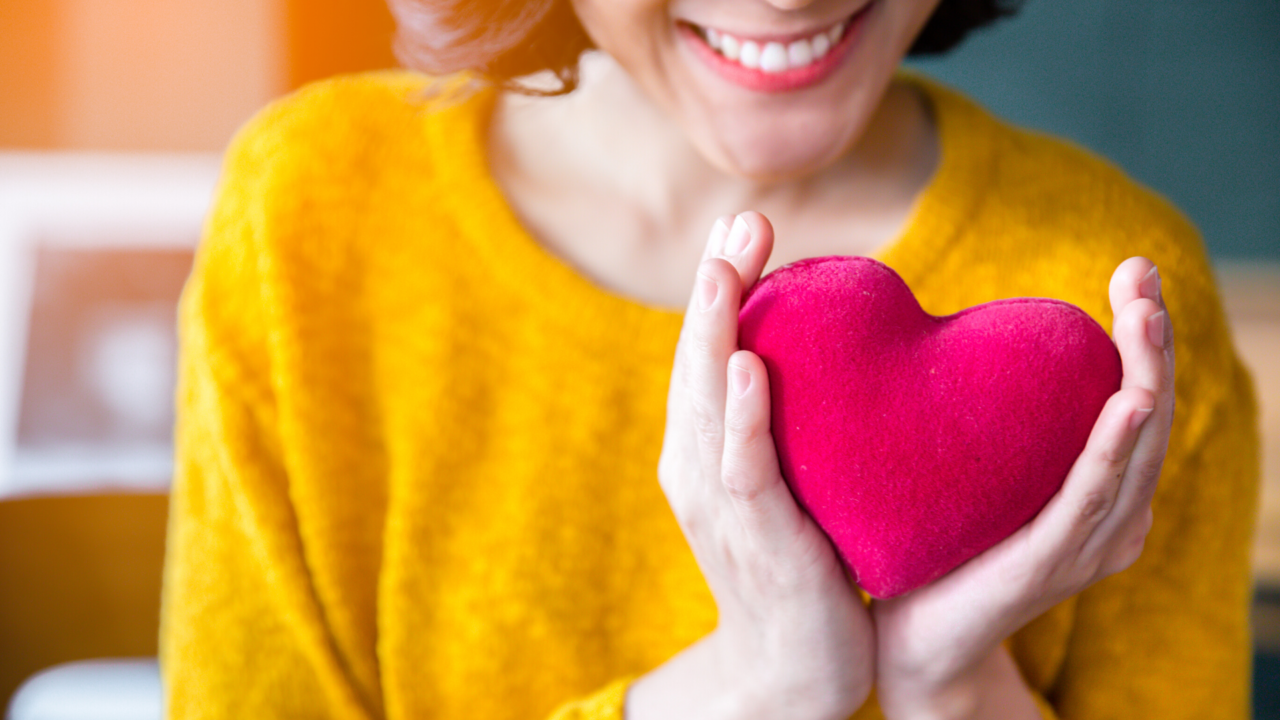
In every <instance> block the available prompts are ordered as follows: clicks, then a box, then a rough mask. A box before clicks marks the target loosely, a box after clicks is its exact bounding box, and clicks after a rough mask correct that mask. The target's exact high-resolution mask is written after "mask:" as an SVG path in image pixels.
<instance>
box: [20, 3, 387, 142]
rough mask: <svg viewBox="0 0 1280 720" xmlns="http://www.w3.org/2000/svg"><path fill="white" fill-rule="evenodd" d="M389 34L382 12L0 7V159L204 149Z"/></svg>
mask: <svg viewBox="0 0 1280 720" xmlns="http://www.w3.org/2000/svg"><path fill="white" fill-rule="evenodd" d="M391 34H392V22H391V17H390V14H389V13H388V12H387V10H386V7H385V5H384V4H383V3H382V2H381V0H128V2H122V1H121V0H0V148H5V147H8V148H29V149H93V150H126V151H127V150H178V151H186V150H194V151H217V150H220V149H222V147H223V146H225V144H226V142H227V140H228V139H229V138H230V137H231V134H232V133H233V132H234V131H235V128H236V127H238V126H239V125H240V124H241V123H242V122H244V120H245V119H247V118H248V117H249V116H250V115H251V114H252V113H253V112H254V110H256V109H257V108H259V107H261V106H262V105H263V104H265V103H266V102H268V101H269V100H270V99H271V98H273V97H275V96H277V95H279V94H281V93H282V92H284V91H285V90H287V89H289V88H291V87H296V86H297V85H299V84H301V83H303V82H306V81H310V80H313V79H316V78H320V77H324V76H327V75H331V74H334V73H337V72H344V71H350V70H359V69H365V68H372V67H386V66H390V65H392V64H393V62H394V61H393V60H392V56H391V50H390V43H391Z"/></svg>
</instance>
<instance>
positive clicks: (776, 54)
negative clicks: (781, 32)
mask: <svg viewBox="0 0 1280 720" xmlns="http://www.w3.org/2000/svg"><path fill="white" fill-rule="evenodd" d="M787 67H788V65H787V49H786V48H784V47H782V43H776V42H771V43H767V44H766V45H765V46H764V50H763V51H761V52H760V69H761V70H763V71H765V72H767V73H779V72H782V71H783V70H786V69H787Z"/></svg>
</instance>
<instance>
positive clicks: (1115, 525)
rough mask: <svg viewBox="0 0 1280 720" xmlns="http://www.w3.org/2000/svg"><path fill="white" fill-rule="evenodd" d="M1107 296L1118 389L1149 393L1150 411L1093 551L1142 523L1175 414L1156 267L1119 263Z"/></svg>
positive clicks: (1168, 327)
mask: <svg viewBox="0 0 1280 720" xmlns="http://www.w3.org/2000/svg"><path fill="white" fill-rule="evenodd" d="M1111 300H1112V303H1113V305H1120V307H1119V308H1118V310H1117V312H1116V317H1115V323H1114V328H1113V335H1114V336H1115V341H1116V347H1117V348H1118V349H1119V351H1120V358H1121V362H1122V364H1123V367H1124V379H1123V380H1122V382H1121V387H1122V388H1124V389H1142V390H1145V391H1147V392H1149V393H1151V403H1152V404H1151V405H1149V406H1148V407H1151V408H1152V412H1151V417H1150V418H1149V419H1148V420H1147V421H1146V422H1145V423H1144V424H1143V427H1142V428H1141V431H1140V432H1139V434H1138V437H1137V439H1136V441H1135V442H1134V447H1133V450H1132V454H1131V457H1130V459H1129V463H1128V466H1127V468H1126V471H1125V477H1124V481H1123V482H1122V484H1121V486H1120V489H1119V492H1118V493H1117V497H1116V502H1115V506H1114V510H1113V513H1112V517H1108V518H1107V519H1106V520H1105V521H1104V522H1102V523H1101V524H1100V525H1099V527H1098V528H1097V530H1096V531H1095V533H1094V537H1093V538H1091V539H1090V541H1089V546H1088V548H1087V550H1089V551H1091V552H1092V551H1095V550H1096V551H1102V550H1103V548H1107V547H1111V546H1113V545H1115V544H1116V543H1122V544H1123V543H1126V542H1128V539H1129V536H1131V535H1135V534H1136V531H1132V528H1134V527H1136V526H1140V525H1142V524H1143V523H1141V522H1139V520H1142V519H1143V518H1145V517H1146V515H1147V514H1148V513H1149V512H1150V508H1151V500H1152V498H1153V497H1154V496H1155V491H1156V484H1157V481H1158V480H1159V477H1160V469H1161V466H1162V465H1163V462H1164V456H1165V452H1166V451H1167V449H1168V445H1169V430H1170V427H1171V426H1172V424H1173V412H1174V352H1173V324H1172V322H1171V320H1170V318H1169V314H1168V311H1167V310H1166V309H1165V307H1164V302H1163V295H1162V292H1161V288H1160V274H1159V272H1158V271H1157V270H1156V267H1155V266H1154V265H1153V264H1151V262H1150V261H1149V260H1146V259H1145V258H1130V259H1129V260H1126V261H1125V262H1124V263H1121V265H1120V267H1119V268H1117V269H1116V272H1115V275H1114V276H1113V277H1112V283H1111ZM1129 544H1130V545H1132V544H1133V543H1129ZM1138 546H1139V547H1140V543H1139V545H1138ZM1122 554H1125V553H1122ZM1134 557H1136V555H1135V556H1134ZM1126 566H1127V565H1126Z"/></svg>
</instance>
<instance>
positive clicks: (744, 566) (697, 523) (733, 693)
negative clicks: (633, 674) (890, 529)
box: [627, 213, 875, 720]
mask: <svg viewBox="0 0 1280 720" xmlns="http://www.w3.org/2000/svg"><path fill="white" fill-rule="evenodd" d="M772 246H773V228H772V227H771V226H770V225H769V223H768V221H767V220H765V218H764V216H762V215H760V214H758V213H746V214H744V215H740V216H738V217H737V218H736V219H735V218H723V219H721V220H720V221H718V222H717V223H716V226H715V228H714V229H713V230H712V232H711V237H710V239H709V241H708V245H707V251H706V252H705V253H704V256H703V260H702V263H701V265H700V266H699V269H698V277H697V280H696V285H695V287H694V291H693V297H692V298H691V299H690V302H689V308H688V312H687V314H686V315H685V321H684V329H683V331H682V333H681V337H680V342H679V345H678V347H677V350H676V358H675V366H674V369H673V371H672V377H671V389H670V394H669V396H668V401H667V428H666V437H665V440H664V443H663V448H662V458H661V460H660V462H659V466H658V476H659V480H660V482H661V484H662V489H663V491H664V492H665V493H666V495H667V500H668V501H669V502H670V503H671V507H672V509H673V511H674V512H675V516H676V519H677V520H678V521H679V523H680V527H681V528H682V529H683V531H684V534H685V537H686V538H687V540H688V542H689V546H690V548H692V550H693V554H694V556H695V557H696V558H697V560H698V565H699V567H700V568H701V569H702V573H703V575H704V577H705V578H706V580H707V584H708V585H709V586H710V588H711V592H712V594H713V595H714V597H715V600H716V606H717V608H718V610H719V624H718V625H717V627H716V629H715V631H714V632H712V633H711V634H710V635H708V636H707V637H706V638H704V639H703V640H702V641H700V642H698V643H697V644H695V645H694V646H692V647H691V648H689V649H688V650H686V651H685V652H683V653H681V654H680V655H678V656H676V657H675V658H673V659H672V660H671V661H670V662H668V663H667V664H665V665H663V666H662V667H660V668H658V669H657V670H655V671H654V672H652V673H650V674H648V675H646V676H645V677H643V678H641V679H640V680H639V681H637V682H636V684H635V685H633V686H632V688H631V691H630V694H629V696H628V703H627V716H628V718H630V719H631V720H638V719H640V718H659V717H660V718H681V717H699V718H712V717H724V718H736V717H741V718H750V717H759V718H778V719H785V718H846V717H848V716H849V715H850V714H852V713H853V712H854V711H855V710H857V709H858V707H860V706H861V705H862V703H863V702H864V701H865V700H866V698H867V695H868V693H869V692H870V690H871V686H872V683H873V675H872V672H873V669H874V661H873V651H874V647H875V636H874V631H873V628H872V625H871V620H870V615H869V613H868V611H867V609H866V607H865V606H864V605H863V603H862V601H861V599H860V598H859V596H858V594H857V592H856V591H855V590H854V588H853V587H852V586H851V584H850V583H849V580H848V579H847V577H846V575H845V572H844V569H843V567H842V566H841V564H840V562H839V560H838V559H837V557H836V554H835V551H834V550H833V549H832V547H831V544H830V542H829V541H828V540H827V538H826V536H825V535H824V534H823V533H822V531H821V530H819V529H818V527H817V525H816V524H815V523H814V522H813V520H812V519H810V518H809V516H808V515H807V514H805V513H804V511H802V510H801V509H800V507H799V506H798V505H797V504H796V501H795V499H794V498H793V497H792V496H791V493H790V490H789V489H788V488H787V485H786V483H785V482H784V481H783V479H782V474H781V472H780V471H779V469H778V461H777V456H776V453H775V450H774V444H773V436H772V434H771V433H770V431H769V417H770V416H769V383H768V376H767V374H766V372H765V368H764V364H763V363H762V362H761V360H760V358H759V357H757V356H755V355H754V354H752V353H750V352H746V351H739V350H738V346H737V337H738V306H739V303H740V302H741V300H742V294H743V291H744V289H745V288H749V287H750V286H751V285H752V284H753V283H755V281H756V280H757V279H758V278H759V276H760V272H761V271H762V269H763V268H764V264H765V261H766V260H767V259H768V257H769V253H770V251H771V250H772Z"/></svg>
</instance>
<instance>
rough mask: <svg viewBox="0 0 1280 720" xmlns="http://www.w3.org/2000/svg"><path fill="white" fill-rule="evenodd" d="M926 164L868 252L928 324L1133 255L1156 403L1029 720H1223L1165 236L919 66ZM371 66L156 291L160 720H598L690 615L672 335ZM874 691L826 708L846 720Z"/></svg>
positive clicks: (1200, 311) (1239, 450) (1194, 377)
mask: <svg viewBox="0 0 1280 720" xmlns="http://www.w3.org/2000/svg"><path fill="white" fill-rule="evenodd" d="M918 82H921V83H922V86H923V87H924V88H925V90H926V92H927V94H928V96H929V98H930V100H931V102H932V104H933V107H934V110H935V115H936V121H937V125H938V128H939V133H940V141H941V160H940V164H939V167H938V170H937V172H936V175H935V177H934V178H933V179H932V180H931V182H930V184H929V185H928V187H927V188H926V189H925V190H924V191H923V193H922V194H921V196H920V197H919V199H918V201H917V204H916V207H915V209H914V211H913V215H912V218H911V219H910V220H909V223H908V225H907V227H906V229H905V231H904V232H903V234H902V236H901V237H900V238H899V239H897V240H896V241H895V242H894V243H892V244H891V245H890V246H889V247H888V248H887V249H885V250H884V251H883V252H882V253H881V254H880V256H879V259H881V260H883V261H884V262H886V263H887V264H889V265H890V266H892V267H893V268H895V269H896V270H897V271H898V272H899V273H900V274H901V276H902V277H903V279H904V280H905V281H906V282H907V283H908V285H909V286H910V287H911V288H912V290H913V291H914V292H915V293H916V295H917V296H918V298H919V299H920V301H921V303H922V305H923V307H924V308H925V309H926V310H927V311H929V312H931V313H933V314H946V313H952V312H955V311H957V310H960V309H962V308H964V307H967V306H970V305H974V304H978V303H982V302H985V301H989V300H994V299H997V298H1005V297H1012V296H1047V297H1055V298H1060V299H1063V300H1066V301H1069V302H1072V303H1075V304H1076V305H1079V306H1080V307H1081V308H1083V309H1084V310H1086V311H1087V312H1088V313H1090V314H1091V315H1092V316H1093V317H1095V318H1096V319H1097V320H1098V321H1099V322H1100V323H1102V325H1103V326H1104V327H1108V328H1109V327H1110V323H1111V314H1110V310H1109V307H1108V302H1107V284H1108V279H1109V277H1110V274H1111V272H1112V270H1113V269H1114V268H1115V267H1116V265H1118V264H1119V263H1120V262H1121V261H1122V260H1123V259H1125V258H1126V257H1129V256H1132V255H1138V254H1141V255H1145V256H1147V257H1149V258H1151V259H1153V260H1154V261H1155V262H1156V263H1157V264H1158V265H1159V267H1160V270H1161V274H1162V277H1163V280H1164V284H1163V289H1164V295H1165V297H1166V300H1167V303H1168V306H1169V309H1170V316H1171V317H1172V318H1173V322H1174V325H1175V329H1176V335H1177V340H1176V343H1177V355H1178V374H1177V380H1176V388H1177V403H1178V406H1177V407H1178V410H1177V419H1176V422H1175V425H1174V429H1173V436H1172V440H1171V444H1170V449H1169V453H1168V457H1167V459H1166V462H1165V466H1164V473H1163V476H1162V480H1161V484H1160V488H1159V490H1158V492H1157V495H1156V498H1155V525H1154V527H1153V528H1152V530H1151V533H1150V536H1149V538H1148V540H1147V543H1146V550H1145V552H1144V553H1143V555H1142V557H1141V559H1140V560H1139V561H1138V562H1137V563H1136V564H1135V565H1134V566H1133V567H1131V568H1130V569H1129V570H1127V571H1125V572H1123V573H1120V574H1119V575H1116V576H1113V577H1111V578H1108V579H1107V580H1104V581H1102V582H1100V583H1098V584H1096V585H1095V586H1093V587H1091V588H1089V589H1088V590H1086V591H1085V592H1083V593H1082V594H1080V595H1079V596H1077V597H1075V598H1072V599H1070V600H1068V601H1066V602H1064V603H1062V604H1061V605H1059V606H1057V607H1056V608H1054V609H1052V610H1051V611H1049V612H1048V613H1046V614H1045V615H1043V616H1042V617H1040V618H1039V619H1037V620H1035V621H1034V622H1032V623H1031V624H1030V625H1028V626H1027V627H1026V628H1024V629H1023V630H1021V631H1020V632H1018V633H1017V634H1016V635H1014V636H1013V637H1012V638H1011V639H1010V641H1009V647H1010V649H1011V650H1012V653H1013V655H1014V657H1015V658H1016V660H1017V662H1018V664H1019V666H1020V667H1021V669H1022V672H1023V675H1024V677H1025V679H1026V681H1027V683H1028V685H1029V686H1030V687H1031V688H1032V689H1033V690H1034V691H1035V692H1036V693H1037V694H1038V699H1039V700H1040V701H1041V704H1042V706H1043V708H1044V712H1045V714H1046V715H1053V714H1054V713H1057V714H1059V715H1060V716H1061V717H1065V718H1081V719H1086V718H1089V719H1091V718H1134V717H1149V718H1161V719H1162V720H1170V719H1172V718H1203V717H1210V716H1212V717H1216V718H1238V719H1240V720H1243V719H1244V718H1246V717H1247V715H1248V684H1249V675H1250V672H1249V662H1250V660H1249V658H1250V652H1249V625H1248V611H1249V598H1250V572H1249V558H1248V547H1249V540H1250V536H1251V532H1252V527H1253V516H1254V507H1255V493H1256V482H1257V464H1258V448H1257V440H1256V429H1255V409H1254V405H1253V400H1252V390H1251V386H1250V381H1249V378H1248V376H1247V375H1246V373H1245V371H1244V370H1243V369H1242V367H1241V365H1240V363H1239V362H1238V360H1237V358H1236V355H1235V354H1234V351H1233V349H1232V345H1231V340H1230V336H1229V332H1228V328H1227V325H1226V322H1225V320H1224V317H1223V313H1222V310H1221V306H1220V303H1219V299H1218V296H1217V293H1216V291H1215V289H1214V285H1213V277H1212V273H1211V270H1210V267H1209V264H1208V261H1207V259H1206V257H1205V253H1204V250H1203V249H1202V247H1201V245H1200V242H1199V240H1198V238H1197V234H1196V231H1195V230H1194V229H1193V228H1192V227H1191V226H1190V225H1189V224H1188V222H1187V221H1186V220H1185V219H1183V217H1182V216H1181V215H1179V214H1178V213H1177V211H1176V210H1174V209H1173V208H1172V207H1170V206H1169V205H1168V204H1167V203H1166V202H1165V201H1163V200H1162V199H1160V198H1159V197H1157V196H1155V195H1154V194H1153V193H1151V192H1149V191H1147V190H1145V189H1143V188H1141V187H1139V186H1137V185H1136V184H1135V183H1134V182H1132V181H1130V180H1128V179H1126V178H1125V177H1124V175H1123V174H1122V173H1120V172H1119V171H1118V170H1116V169H1115V168H1114V167H1112V166H1110V165H1108V164H1107V163H1105V162H1103V161H1101V160H1099V159H1097V158H1095V157H1093V156H1091V155H1089V154H1088V153H1086V152H1084V151H1082V150H1080V149H1078V148H1076V147H1072V146H1070V145H1068V144H1065V143H1063V142H1061V141H1058V140H1054V139H1051V138H1047V137H1043V136H1039V135H1035V134H1032V133H1029V132H1025V131H1022V130H1018V129H1014V128H1011V127H1008V126H1006V125H1003V124H1001V123H1000V122H998V121H996V120H995V119H993V118H992V117H990V116H988V115H987V114H986V113H984V112H983V111H982V110H981V109H979V108H978V107H976V106H975V105H973V104H972V103H970V102H969V101H967V100H965V99H964V98H962V97H960V96H958V95H956V94H954V93H952V92H950V91H947V90H945V89H943V88H940V87H938V86H935V85H933V84H932V83H928V82H925V81H918ZM422 85H423V80H422V78H420V77H417V76H414V75H412V74H408V73H379V74H370V75H364V76H356V77H347V78H340V79H335V80H332V81H328V82H325V83H322V84H319V85H315V86H312V87H310V88H307V89H305V90H303V91H301V92H299V93H297V94H295V95H293V96H292V97H289V98H287V99H285V100H283V101H281V102H278V103H276V104H274V105H273V106H271V107H269V108H268V109H266V110H265V111H264V112H262V113H261V114H260V115H259V116H258V117H257V118H256V119H255V120H253V121H252V122H251V123H250V124H249V125H248V126H247V127H246V128H245V129H244V130H242V131H241V132H240V134H239V135H238V136H237V139H236V140H235V141H234V143H233V145H232V147H231V149H230V151H229V153H228V155H227V159H226V168H225V173H224V177H223V180H222V182H221V185H220V189H219V191H218V197H217V201H216V204H215V207H214V210H213V212H212V215H211V216H210V218H209V220H208V223H207V226H206V231H205V238H204V243H203V245H202V247H201V249H200V251H199V254H198V257H197V262H196V267H195V271H194V275H193V276H192V278H191V280H190V283H189V284H188V286H187V288H186V291H185V294H184V296H183V300H182V305H181V351H182V352H181V355H182V360H181V382H180V388H179V397H178V408H179V423H178V430H177V449H178V460H177V476H176V480H175V486H174V490H173V506H172V507H173V509H172V515H171V517H172V520H171V523H172V524H171V528H170V536H169V554H168V559H167V566H166V574H165V593H164V602H163V625H162V633H161V634H162V638H161V640H162V647H161V660H162V666H163V672H164V678H165V685H166V691H167V702H168V712H169V713H170V715H171V716H172V717H176V718H197V717H210V718H212V717H218V718H273V717H279V718H306V717H334V718H352V719H355V718H379V717H388V718H405V719H409V718H415V719H416V718H448V719H454V718H457V719H461V718H479V719H484V720H499V719H505V718H512V719H515V718H522V719H524V720H529V719H536V718H544V719H545V718H559V719H560V720H568V719H570V718H581V719H584V720H585V719H588V718H590V719H597V720H604V719H605V718H620V717H621V715H622V707H623V700H624V695H625V690H626V687H627V682H628V679H629V678H634V677H636V676H638V675H641V674H643V673H645V672H647V671H648V670H650V669H652V668H654V667H656V666H658V665H660V664H661V663H663V662H664V661H666V660H667V659H668V658H670V657H671V656H672V655H673V654H675V653H676V652H678V651H679V650H681V649H682V648H684V647H686V646H688V645H690V644H691V643H693V642H694V641H696V640H697V639H698V638H700V637H702V636H703V635H705V634H706V633H707V632H709V631H710V630H712V628H713V627H714V626H715V623H716V610H715V605H714V602H713V600H712V597H711V595H710V593H709V592H708V589H707V586H706V584H705V582H704V581H703V579H702V576H701V574H700V573H699V571H698V568H697V565H696V564H695V562H694V558H693V556H692V554H691V553H690V551H689V548H688V546H687V545H686V543H685V541H684V538H683V537H682V535H681V533H680V529H679V528H678V526H677V524H676V522H675V520H674V518H673V516H672V513H671V511H670V509H669V507H668V505H667V503H666V501H665V499H664V497H663V495H662V492H661V490H660V489H659V487H658V483H657V479H656V465H657V459H658V454H659V451H660V449H661V444H662V434H663V425H664V413H665V403H666V390H667V382H668V375H669V372H670V365H671V359H672V357H673V352H674V347H675V343H676V338H677V334H678V332H679V329H680V325H681V316H680V315H679V314H677V313H674V312H670V311H665V310H659V309H654V308H651V307H646V306H644V305H641V304H638V303H636V302H634V301H631V300H629V299H626V298H623V297H619V296H617V295H614V294H611V293H609V292H608V291H606V290H603V289H601V288H599V287H597V286H595V285H593V284H592V283H591V282H590V281H588V280H587V279H585V278H584V277H582V276H581V275H579V274H577V273H576V272H575V271H574V270H572V269H571V268H570V267H569V266H568V265H566V264H565V263H563V262H562V261H560V260H559V259H557V258H555V257H553V256H551V255H550V254H548V253H547V252H546V251H545V250H544V249H542V248H541V247H540V246H539V245H538V244H537V243H536V242H535V241H534V240H533V239H532V238H531V237H530V236H529V234H528V233H527V232H526V231H525V230H524V229H522V228H521V226H520V225H519V223H518V222H517V221H516V219H515V217H514V215H513V213H512V211H511V210H510V209H509V207H508V206H507V205H506V203H505V202H504V199H503V197H502V195H501V193H500V191H499V190H498V188H497V186H496V185H495V184H494V181H493V179H492V178H491V177H490V176H489V174H488V172H487V170H486V163H485V157H484V137H485V124H486V121H487V119H488V117H489V114H490V112H491V110H492V107H493V100H494V95H493V94H491V93H481V94H479V95H476V96H474V97H472V98H471V99H469V100H467V101H465V102H461V103H455V104H451V105H440V106H433V105H431V104H430V103H429V102H427V101H424V100H422V99H421V95H420V93H419V92H418V91H419V90H420V89H421V87H422ZM879 716H880V713H879V711H878V709H877V708H876V707H875V703H874V700H872V701H870V702H869V703H868V705H867V707H864V708H863V709H862V710H861V711H860V712H859V713H858V714H857V715H856V717H858V718H874V717H879Z"/></svg>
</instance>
